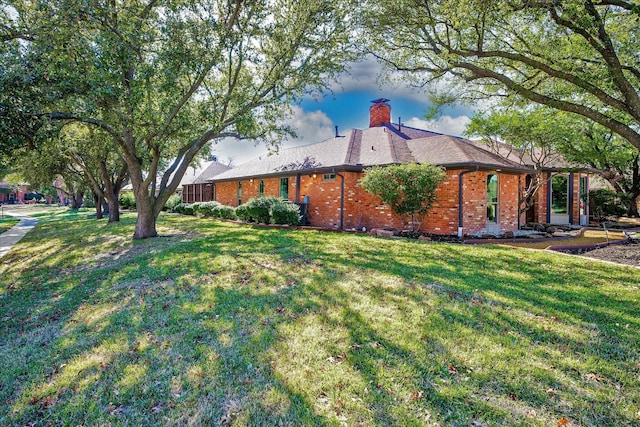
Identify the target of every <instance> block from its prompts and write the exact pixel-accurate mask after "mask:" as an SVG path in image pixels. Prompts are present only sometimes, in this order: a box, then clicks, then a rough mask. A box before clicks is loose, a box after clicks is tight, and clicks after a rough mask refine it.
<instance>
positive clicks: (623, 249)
mask: <svg viewBox="0 0 640 427" xmlns="http://www.w3.org/2000/svg"><path fill="white" fill-rule="evenodd" d="M562 252H564V253H570V254H573V255H579V256H585V257H588V258H596V259H601V260H604V261H610V262H616V263H618V264H626V265H633V266H636V267H640V244H638V243H631V242H627V243H623V244H620V245H610V246H606V247H604V248H598V249H593V250H588V249H577V250H573V251H571V250H563V251H562Z"/></svg>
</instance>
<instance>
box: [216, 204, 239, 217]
mask: <svg viewBox="0 0 640 427" xmlns="http://www.w3.org/2000/svg"><path fill="white" fill-rule="evenodd" d="M214 216H215V217H216V218H221V219H237V216H236V209H235V208H234V207H232V206H227V205H220V206H219V207H217V208H216V210H215V215H214Z"/></svg>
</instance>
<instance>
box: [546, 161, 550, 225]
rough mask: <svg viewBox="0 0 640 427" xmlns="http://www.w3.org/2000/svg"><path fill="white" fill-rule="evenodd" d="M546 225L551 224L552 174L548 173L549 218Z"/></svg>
mask: <svg viewBox="0 0 640 427" xmlns="http://www.w3.org/2000/svg"><path fill="white" fill-rule="evenodd" d="M545 219H546V223H547V224H550V223H551V172H547V217H546V218H545Z"/></svg>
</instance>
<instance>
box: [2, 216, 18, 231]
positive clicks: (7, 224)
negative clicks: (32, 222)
mask: <svg viewBox="0 0 640 427" xmlns="http://www.w3.org/2000/svg"><path fill="white" fill-rule="evenodd" d="M18 222H20V221H19V220H18V219H17V218H13V217H11V216H9V215H4V218H0V234H2V233H4V232H5V231H7V230H9V229H10V228H11V227H13V226H14V225H16V224H17V223H18Z"/></svg>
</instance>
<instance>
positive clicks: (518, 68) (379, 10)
mask: <svg viewBox="0 0 640 427" xmlns="http://www.w3.org/2000/svg"><path fill="white" fill-rule="evenodd" d="M362 11H363V12H362V13H363V15H364V17H365V18H364V23H365V25H364V28H365V31H364V34H365V40H366V41H367V43H368V45H369V47H370V50H371V51H372V52H373V53H374V54H375V55H376V56H377V57H378V58H381V59H382V60H383V61H384V62H386V63H387V64H390V65H391V66H392V67H394V69H398V70H402V71H405V72H407V75H410V76H411V77H412V78H414V79H416V81H417V82H419V83H420V84H426V83H428V82H430V81H433V80H434V79H435V80H438V82H439V84H441V85H442V82H447V84H446V89H445V90H444V92H446V93H447V96H445V97H444V98H441V100H443V99H444V100H446V99H449V100H454V99H460V97H468V98H472V99H478V98H486V97H494V96H495V97H505V96H510V95H514V94H515V95H517V96H518V97H519V99H521V100H524V101H526V102H534V103H539V104H544V105H547V106H549V107H552V108H554V109H557V110H562V111H566V112H569V113H574V114H578V115H581V116H583V117H586V118H588V119H589V120H592V121H593V122H596V123H598V124H600V125H601V126H603V127H604V128H607V129H609V130H611V131H612V132H614V133H616V134H617V135H619V136H621V137H622V138H624V139H625V140H627V141H629V143H631V144H632V145H633V146H635V147H636V148H637V149H640V129H639V128H638V123H639V122H640V57H639V56H638V51H639V50H640V40H639V39H638V37H637V35H638V34H640V6H639V5H638V3H637V2H636V1H626V0H615V1H613V0H612V1H607V0H602V1H592V0H586V1H585V0H561V1H547V0H543V1H526V0H514V1H502V0H483V1H477V0H436V1H424V0H393V1H391V0H369V1H367V2H365V3H364V4H363V9H362Z"/></svg>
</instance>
